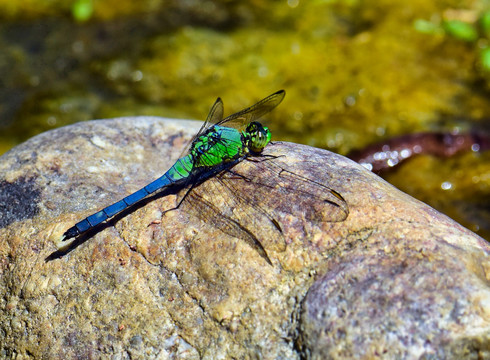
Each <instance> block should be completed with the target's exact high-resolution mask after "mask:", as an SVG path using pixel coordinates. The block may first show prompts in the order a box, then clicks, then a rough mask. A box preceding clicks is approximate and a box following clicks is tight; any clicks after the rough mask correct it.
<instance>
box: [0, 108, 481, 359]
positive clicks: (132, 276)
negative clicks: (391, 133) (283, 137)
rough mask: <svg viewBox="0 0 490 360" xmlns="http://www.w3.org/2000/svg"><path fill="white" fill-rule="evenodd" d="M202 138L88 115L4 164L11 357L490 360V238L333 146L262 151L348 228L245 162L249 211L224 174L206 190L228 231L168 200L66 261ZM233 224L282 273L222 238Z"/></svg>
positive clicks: (167, 125)
mask: <svg viewBox="0 0 490 360" xmlns="http://www.w3.org/2000/svg"><path fill="white" fill-rule="evenodd" d="M198 128H199V123H194V122H177V121H167V120H163V119H157V118H145V117H141V118H125V119H115V120H105V121H92V122H85V123H80V124H76V125H73V126H69V127H65V128H61V129H57V130H55V131H51V132H48V133H44V134H42V135H40V136H37V137H35V138H33V139H31V140H29V141H27V142H26V143H24V144H22V145H20V146H18V147H16V148H15V149H13V150H12V151H10V152H9V153H7V154H5V155H4V156H2V157H1V158H0V271H1V274H2V277H1V282H0V294H1V297H0V299H1V300H0V308H1V312H0V357H1V358H17V359H21V358H46V359H48V358H49V359H75V358H77V359H78V358H83V359H85V358H93V359H96V358H113V359H128V358H132V359H143V358H150V359H151V358H158V359H167V358H179V359H198V358H205V359H229V358H237V359H247V358H264V359H277V358H283V359H299V358H302V357H303V358H317V359H320V358H336V359H343V358H349V357H350V358H360V359H361V358H366V359H368V358H369V359H370V358H377V357H381V358H393V359H401V358H406V359H412V358H426V359H428V358H454V359H461V358H468V359H473V358H474V359H479V358H490V287H489V280H490V261H489V251H490V247H489V246H488V244H487V243H486V242H485V241H484V240H483V239H481V238H479V237H478V236H476V235H474V234H473V233H471V232H470V231H468V230H466V229H464V228H462V227H461V226H460V225H458V224H456V223H454V222H453V221H452V220H450V219H449V218H447V217H446V216H444V215H441V214H439V213H438V212H436V211H435V210H433V209H431V208H430V207H428V206H426V205H424V204H423V203H421V202H419V201H417V200H414V199H413V198H411V197H409V196H407V195H405V194H403V193H401V192H399V191H398V190H396V189H395V188H393V187H392V186H391V185H389V184H387V183H386V182H384V181H383V180H382V179H380V178H379V177H377V176H376V175H373V174H372V173H370V172H368V171H366V170H364V169H363V168H362V167H361V166H358V165H357V164H355V163H353V162H351V161H350V160H347V159H345V158H343V157H341V156H338V155H335V154H332V153H329V152H327V151H323V150H318V149H313V148H309V147H306V146H300V145H294V144H286V143H275V144H271V145H269V146H268V147H267V148H266V151H265V153H267V154H271V155H286V156H282V157H279V158H277V159H274V160H267V161H271V162H273V163H274V164H281V166H283V167H286V168H287V169H288V170H292V171H294V173H296V174H299V175H301V176H304V177H307V178H310V179H314V180H315V182H316V184H317V185H314V184H313V183H310V184H312V186H313V187H316V191H318V189H319V188H321V186H327V187H329V188H331V189H333V190H335V191H337V192H338V193H340V194H341V195H342V197H343V198H344V199H345V200H346V203H347V205H348V210H349V213H348V216H347V218H346V219H343V218H344V217H345V215H347V212H346V210H347V208H342V206H336V205H335V204H333V203H335V201H337V200H335V198H332V201H333V203H332V202H330V200H329V201H327V202H324V208H325V209H327V210H325V212H326V219H327V220H329V221H319V218H316V217H315V214H317V213H319V212H323V211H324V209H320V208H318V206H317V205H318V204H317V203H315V199H311V200H312V204H313V205H312V206H309V207H308V206H306V205H305V204H304V203H302V202H301V201H302V200H304V199H305V198H304V197H302V195H301V192H300V191H297V192H294V191H290V192H288V191H287V184H288V182H287V180H286V181H285V182H284V183H283V184H282V183H281V185H283V186H285V187H283V188H277V189H275V188H274V186H273V185H272V184H270V183H267V178H270V176H271V174H273V172H270V173H269V172H267V170H265V169H266V168H265V167H264V164H262V163H253V162H249V161H244V162H242V163H241V164H239V165H237V166H236V167H235V168H234V171H236V172H237V173H239V174H241V175H242V177H241V178H240V177H237V179H236V182H235V184H240V185H239V186H238V185H237V186H236V188H233V189H232V190H234V191H236V192H237V193H241V194H242V195H246V196H245V197H246V198H247V199H249V202H248V203H245V204H242V205H243V208H244V209H246V210H247V211H241V209H242V208H241V207H240V206H238V205H240V204H239V203H238V202H236V200H233V196H232V194H231V192H230V191H228V190H223V189H224V188H223V187H220V186H222V183H220V181H219V179H216V178H215V179H211V180H209V181H208V182H206V183H205V184H203V186H204V187H203V188H201V190H200V191H201V192H200V193H199V192H198V194H200V195H202V196H206V194H207V193H209V192H211V194H212V195H213V196H216V197H219V198H220V200H219V201H217V202H218V203H214V202H213V201H215V200H213V198H211V197H208V198H207V199H205V200H207V201H209V202H210V203H211V204H214V205H217V206H219V207H220V211H221V210H222V211H223V214H225V215H226V217H225V218H223V221H224V222H223V223H224V224H228V227H227V226H222V224H223V223H221V224H220V223H219V220H220V219H219V217H218V216H217V214H214V215H209V214H208V212H206V211H205V209H206V207H205V206H202V204H204V203H201V206H192V204H197V203H195V202H192V201H191V202H187V201H186V202H184V204H185V205H184V206H183V207H181V208H180V209H179V210H176V211H170V212H166V213H164V211H165V210H167V209H169V208H172V207H173V206H175V203H176V196H174V195H170V196H167V197H158V196H156V197H154V198H152V199H151V201H147V202H145V203H144V204H140V206H138V207H136V208H135V209H133V210H132V211H129V212H128V213H127V214H125V216H123V217H119V218H117V219H116V220H114V221H111V222H109V223H108V224H107V225H105V226H103V228H101V229H99V231H97V232H92V233H90V234H88V235H87V236H82V237H81V238H80V239H79V240H77V241H76V242H75V243H73V246H72V247H70V248H69V249H66V250H63V251H58V246H59V238H60V237H61V235H62V234H63V232H64V231H65V230H66V229H67V228H69V227H71V226H72V225H73V224H74V223H75V222H77V221H79V220H81V219H83V218H84V217H86V216H88V215H90V214H91V213H93V212H95V211H97V210H100V209H101V208H103V207H105V206H107V205H109V204H111V203H112V202H114V201H117V200H119V199H120V198H122V197H124V196H125V195H128V194H129V193H131V192H133V191H135V190H137V189H139V188H140V187H142V186H144V185H146V184H147V183H148V182H150V181H151V180H153V179H155V178H157V177H159V176H161V175H162V174H163V172H164V171H166V169H168V168H169V167H170V166H171V165H172V164H173V162H174V161H175V160H176V159H177V158H178V157H179V155H180V153H181V151H182V150H183V148H184V145H185V143H186V141H187V140H189V139H190V136H191V135H192V134H193V133H195V132H196V131H197V130H198ZM244 177H245V178H246V179H249V180H253V181H252V182H247V181H243V179H244ZM255 179H262V180H261V183H262V184H266V186H265V185H264V186H262V185H259V184H257V183H255V182H254V181H256V180H255ZM242 187H243V188H244V189H245V190H244V189H242ZM268 188H269V190H270V191H267V189H268ZM203 189H204V190H203ZM281 189H286V191H284V192H281ZM252 190H254V191H252ZM303 190H305V193H306V192H307V191H308V189H307V188H305V189H303ZM247 194H248V195H247ZM281 194H282V195H281ZM298 194H300V195H298ZM324 194H325V196H331V195H332V193H330V192H329V191H328V189H327V188H324ZM247 196H248V197H247ZM295 196H297V197H295ZM319 196H320V195H319ZM261 198H262V199H263V201H262V202H260V199H261ZM338 200H339V201H338V202H337V205H342V202H341V201H340V198H339V199H338ZM257 203H260V204H261V206H260V207H254V206H253V205H257ZM254 209H255V211H252V210H254ZM292 209H294V211H293V210H292ZM329 209H330V210H329ZM332 209H333V210H332ZM335 209H336V210H335ZM312 214H313V215H312ZM342 214H343V215H344V216H342ZM226 219H228V220H226ZM229 219H232V220H229ZM233 219H235V220H233ZM203 220H204V221H203ZM226 221H228V222H226ZM233 221H235V222H233ZM243 224H244V225H243ZM271 224H272V225H271ZM276 224H277V225H278V226H276ZM236 225H240V226H243V227H246V228H247V229H248V230H250V232H251V233H253V234H255V235H256V236H257V239H259V241H260V243H261V245H262V246H263V247H264V250H265V252H266V254H267V257H268V258H269V259H270V261H271V263H272V265H270V264H269V263H268V262H267V261H266V259H265V258H264V256H261V255H260V253H259V252H258V251H257V248H256V247H254V246H253V243H251V242H247V241H243V240H244V239H243V238H240V236H238V235H239V234H238V235H237V236H238V238H237V237H233V236H230V235H233V234H235V233H236V231H235V232H234V231H228V232H226V229H227V228H232V229H235V230H236V229H237V226H236ZM233 226H235V227H233ZM278 227H280V229H281V230H282V233H281V232H279V230H278ZM251 245H252V246H251Z"/></svg>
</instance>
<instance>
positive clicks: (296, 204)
mask: <svg viewBox="0 0 490 360" xmlns="http://www.w3.org/2000/svg"><path fill="white" fill-rule="evenodd" d="M249 160H250V161H249V162H250V163H251V164H252V165H253V169H251V170H250V171H247V174H251V175H244V174H241V173H238V172H237V171H236V170H235V168H234V167H233V168H230V169H225V170H223V171H222V172H221V173H220V174H218V175H216V176H215V177H214V178H213V179H210V180H209V181H206V182H203V183H202V184H200V185H198V186H196V187H195V188H193V189H192V191H190V193H189V196H188V199H187V200H186V201H185V202H184V203H183V204H182V206H183V208H182V210H183V211H184V212H186V213H190V214H192V215H194V216H197V217H199V218H200V219H201V220H203V221H204V222H206V223H207V224H211V225H212V226H213V227H215V228H217V229H219V230H221V231H222V232H224V233H226V234H228V235H230V236H233V237H236V238H239V239H242V240H244V241H246V242H247V243H248V244H249V245H250V246H251V247H253V248H254V249H256V250H257V251H258V253H259V254H260V255H261V256H262V257H263V258H264V259H265V260H266V261H267V262H268V263H269V264H271V261H270V258H269V256H268V255H267V250H269V251H270V250H272V251H276V252H281V251H284V250H285V249H286V239H285V237H284V234H283V232H282V228H281V224H280V223H279V222H278V220H276V219H277V218H279V214H280V213H283V214H290V215H293V216H295V217H297V218H302V219H305V220H307V221H311V222H313V223H321V222H340V221H343V220H345V218H346V217H347V216H348V214H349V210H348V207H347V203H346V202H345V200H344V199H343V198H342V196H341V195H340V194H338V193H337V192H336V191H334V190H332V189H331V188H329V187H327V186H325V185H323V184H321V183H319V182H316V181H314V180H311V179H308V178H305V177H302V176H300V175H298V174H295V173H293V172H290V171H288V170H286V169H285V168H284V166H283V164H280V163H279V162H278V161H277V160H276V159H274V158H270V157H265V156H264V157H253V158H250V159H249Z"/></svg>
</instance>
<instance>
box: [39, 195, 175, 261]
mask: <svg viewBox="0 0 490 360" xmlns="http://www.w3.org/2000/svg"><path fill="white" fill-rule="evenodd" d="M182 188H184V187H183V186H180V187H177V188H176V187H174V188H167V189H165V190H164V191H161V192H159V193H156V194H153V195H150V196H148V197H147V198H144V199H142V200H141V201H138V202H137V203H135V204H133V205H131V206H129V207H128V208H126V209H124V210H123V211H121V212H120V213H119V214H117V215H114V217H112V218H111V219H109V220H107V221H106V222H103V223H101V224H99V225H96V226H94V227H93V228H91V229H90V230H87V231H86V232H84V233H82V234H80V235H79V236H77V237H76V238H75V240H73V241H72V242H71V243H70V244H68V245H67V246H65V247H63V248H61V249H58V250H56V251H54V252H52V253H51V254H50V255H48V256H47V257H46V258H45V259H44V261H45V262H49V261H52V260H56V259H60V258H62V257H63V256H65V255H66V254H68V253H70V252H72V251H73V250H75V249H76V248H77V247H79V246H80V245H82V244H83V243H84V242H86V241H87V240H89V239H90V238H92V237H93V236H95V235H97V234H98V233H99V232H101V231H103V230H105V229H107V228H109V227H111V226H115V225H116V224H117V222H118V221H119V220H121V219H122V218H124V217H126V216H128V215H129V214H132V213H133V212H135V211H136V210H138V209H140V208H142V207H143V206H145V205H146V204H148V203H149V202H151V201H153V200H156V199H159V198H161V197H165V196H167V195H173V194H176V193H177V192H178V191H180V190H181V189H182Z"/></svg>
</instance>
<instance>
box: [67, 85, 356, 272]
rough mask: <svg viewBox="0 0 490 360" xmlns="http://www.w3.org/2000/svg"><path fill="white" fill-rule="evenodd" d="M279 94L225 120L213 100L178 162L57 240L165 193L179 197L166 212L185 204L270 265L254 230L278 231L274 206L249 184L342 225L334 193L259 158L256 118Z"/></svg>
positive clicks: (264, 135) (266, 136)
mask: <svg viewBox="0 0 490 360" xmlns="http://www.w3.org/2000/svg"><path fill="white" fill-rule="evenodd" d="M284 96H285V91H284V90H280V91H277V92H275V93H273V94H271V95H269V96H267V97H266V98H264V99H262V100H260V101H259V102H257V103H256V104H254V105H252V106H250V107H248V108H246V109H243V110H241V111H239V112H237V113H234V114H232V115H230V116H228V117H226V118H224V119H223V112H224V111H223V102H222V100H221V99H220V98H218V99H217V100H216V102H215V103H214V105H213V106H212V107H211V110H210V112H209V114H208V116H207V118H206V121H205V122H204V123H203V125H202V126H201V128H200V130H199V132H198V133H197V134H196V135H195V136H194V138H193V140H192V141H191V142H190V145H189V146H188V149H187V151H185V152H184V153H185V154H186V155H184V156H182V157H181V158H179V159H178V160H177V161H176V162H175V163H174V165H172V166H171V167H170V169H169V170H168V171H167V172H165V173H164V174H163V175H162V176H161V177H160V178H158V179H156V180H154V181H153V182H151V183H149V184H148V185H146V186H145V187H143V188H141V189H140V190H138V191H136V192H134V193H132V194H130V195H128V196H126V197H125V198H123V199H122V200H120V201H117V202H116V203H114V204H112V205H109V206H107V207H105V208H104V209H102V210H100V211H98V212H96V213H94V214H92V215H90V216H88V217H86V218H85V219H83V220H81V221H80V222H78V223H76V224H75V225H74V226H72V227H71V228H69V229H68V230H66V232H65V233H64V234H63V236H62V241H67V240H68V239H71V238H74V237H77V236H79V235H81V234H84V233H86V232H88V231H89V230H92V229H94V228H95V227H97V226H98V225H99V224H101V223H103V222H106V221H108V220H109V219H111V218H113V217H115V216H116V215H117V214H120V213H121V212H122V211H124V210H126V209H127V208H129V207H131V206H133V205H134V204H136V203H138V202H140V201H142V200H143V199H145V198H147V197H149V195H150V194H153V193H155V192H157V191H160V192H165V195H167V194H178V193H180V194H182V195H180V196H179V197H178V199H177V205H176V206H175V207H174V208H172V209H169V210H167V211H171V210H176V209H179V208H180V207H181V205H182V204H185V205H186V206H185V207H184V208H185V209H186V210H188V211H189V212H191V213H192V214H195V215H197V216H198V217H200V218H201V219H203V220H206V221H209V222H211V223H212V224H213V225H215V226H216V227H217V228H218V229H220V230H222V231H223V232H225V233H227V234H229V235H232V236H234V237H237V238H241V239H244V240H245V241H246V242H247V243H248V244H249V245H251V246H252V247H253V248H254V249H256V250H257V251H258V252H259V254H260V255H261V256H262V257H263V258H264V259H265V260H266V261H267V262H268V263H269V264H272V262H271V260H270V258H269V256H268V255H267V253H266V251H265V249H264V247H263V245H262V243H261V241H260V240H259V239H258V237H257V236H256V235H255V231H254V230H256V229H255V227H256V224H257V223H258V222H255V221H254V219H255V218H257V217H262V218H265V219H266V223H268V224H269V225H271V227H272V228H274V229H275V230H276V231H277V232H279V233H281V232H282V229H281V226H280V224H279V223H278V222H277V221H276V219H275V218H274V216H272V215H271V214H270V213H269V212H268V211H267V210H266V208H267V207H268V206H272V207H274V204H272V203H270V201H269V200H268V199H264V198H263V197H259V196H255V195H254V191H253V189H250V190H248V191H246V192H244V191H240V189H239V188H240V186H241V185H243V186H245V187H246V186H247V185H250V184H251V185H252V186H259V187H263V188H265V189H266V190H267V191H268V192H269V193H271V191H276V193H277V194H276V195H277V196H287V194H289V193H291V192H292V193H295V194H296V195H298V196H299V197H300V198H301V200H302V201H303V202H304V204H303V205H304V207H305V208H306V209H307V210H304V209H303V210H304V211H306V213H308V212H310V213H311V214H310V215H311V216H308V215H307V216H306V217H308V218H311V219H315V218H317V219H316V220H318V221H324V220H326V221H342V220H343V219H345V217H346V216H347V214H348V208H347V204H346V202H345V200H344V199H343V198H342V196H341V195H340V194H339V193H337V192H336V191H334V190H332V189H330V188H328V187H327V186H324V185H322V184H318V183H316V182H314V181H312V180H309V179H305V178H302V177H300V176H298V175H296V174H294V173H292V172H289V171H287V170H286V169H283V168H282V167H278V166H277V165H273V164H271V163H270V161H271V160H273V158H274V157H273V156H270V157H266V156H264V155H262V151H263V149H264V148H265V147H266V146H267V145H268V144H269V143H270V142H271V132H270V130H269V129H268V128H267V127H266V126H263V125H262V124H261V123H260V122H258V121H256V120H258V119H259V118H261V117H262V116H264V115H265V114H267V113H269V112H270V111H272V110H273V109H274V108H275V107H276V106H277V105H279V104H280V103H281V101H282V100H283V99H284ZM245 159H255V160H256V166H258V167H260V168H261V173H262V174H264V175H265V176H263V178H264V177H265V178H264V179H262V180H260V181H256V180H253V179H250V178H248V177H247V176H244V175H241V174H239V173H237V172H236V171H234V170H233V168H234V166H235V165H236V164H238V163H240V162H242V161H243V160H245ZM211 178H216V180H217V183H218V184H219V185H220V186H216V184H209V182H208V180H209V179H211ZM240 183H241V185H239V184H240ZM278 184H279V185H278ZM281 184H282V185H281ZM325 194H326V196H325ZM224 196H227V199H228V200H226V201H225V202H226V203H227V204H228V205H227V207H228V211H226V209H225V210H223V208H220V209H218V207H217V206H216V205H215V204H213V202H216V201H217V200H219V199H222V200H223V198H224ZM268 201H269V202H268ZM296 204H301V201H300V202H298V201H296ZM312 204H313V206H312ZM322 207H323V208H326V209H327V210H328V211H327V215H325V216H324V215H321V214H322V213H323V212H324V211H323V210H322ZM312 209H313V210H312ZM298 211H301V210H300V209H297V206H296V208H295V209H292V208H291V209H290V210H289V211H287V212H289V213H293V214H295V213H297V212H298ZM312 211H313V212H312ZM233 213H235V214H236V213H238V214H239V213H241V214H242V215H244V216H240V218H241V219H236V216H234V215H233ZM318 214H320V215H318ZM247 218H248V219H249V221H248V223H247V224H245V225H244V224H243V223H242V222H243V221H244V220H243V219H247ZM250 228H252V229H250Z"/></svg>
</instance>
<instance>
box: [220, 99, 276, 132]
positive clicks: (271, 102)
mask: <svg viewBox="0 0 490 360" xmlns="http://www.w3.org/2000/svg"><path fill="white" fill-rule="evenodd" d="M285 95H286V92H285V91H284V90H279V91H277V92H275V93H274V94H272V95H269V96H267V97H266V98H265V99H262V100H260V101H259V102H258V103H256V104H255V105H252V106H250V107H248V108H246V109H243V110H241V111H239V112H237V113H234V114H232V115H230V116H228V117H226V118H225V119H223V120H221V121H219V122H218V123H216V125H224V124H226V126H228V127H233V128H241V127H243V126H246V125H248V124H249V123H250V122H252V121H254V120H256V119H259V118H261V117H262V116H264V115H265V114H267V113H268V112H270V111H271V110H272V109H274V108H275V107H276V106H277V105H279V104H280V103H281V101H282V99H284V96H285Z"/></svg>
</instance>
